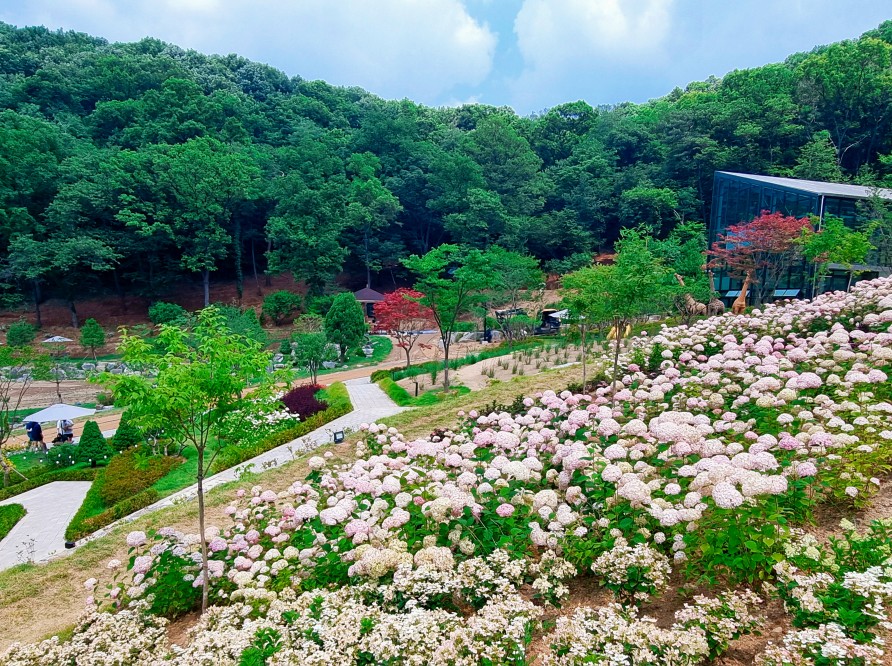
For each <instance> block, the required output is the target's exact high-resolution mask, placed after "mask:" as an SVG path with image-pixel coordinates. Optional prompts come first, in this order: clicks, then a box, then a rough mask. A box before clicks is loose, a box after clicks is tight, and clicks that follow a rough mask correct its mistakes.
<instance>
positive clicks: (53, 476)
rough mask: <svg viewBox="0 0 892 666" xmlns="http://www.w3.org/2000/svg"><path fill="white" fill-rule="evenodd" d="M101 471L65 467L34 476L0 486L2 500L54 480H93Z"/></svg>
mask: <svg viewBox="0 0 892 666" xmlns="http://www.w3.org/2000/svg"><path fill="white" fill-rule="evenodd" d="M99 471H100V470H98V469H93V468H90V467H87V468H85V469H63V470H59V471H57V472H47V473H45V474H41V475H39V476H32V477H31V478H29V479H28V480H27V481H22V482H20V483H17V484H15V485H14V486H10V487H9V488H0V502H2V501H3V500H7V499H9V498H10V497H15V496H16V495H21V494H22V493H24V492H28V491H29V490H34V489H35V488H39V487H40V486H45V485H46V484H48V483H52V482H53V481H92V480H93V479H94V478H96V473H97V472H99Z"/></svg>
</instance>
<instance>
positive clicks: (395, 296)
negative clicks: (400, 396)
mask: <svg viewBox="0 0 892 666" xmlns="http://www.w3.org/2000/svg"><path fill="white" fill-rule="evenodd" d="M422 298H424V294H422V293H421V292H420V291H415V290H414V289H397V290H396V291H392V292H390V293H389V294H387V295H386V296H385V297H384V300H383V301H380V302H379V303H375V320H376V324H377V327H378V328H379V329H380V330H382V331H385V332H386V333H387V334H388V335H389V336H390V337H392V338H393V339H394V340H396V345H397V347H399V348H400V349H402V350H403V351H404V352H406V367H407V368H408V367H409V366H410V365H411V364H412V359H411V354H412V347H413V346H415V342H416V341H417V340H418V332H419V331H422V330H424V329H425V328H429V327H430V325H431V322H432V321H433V318H434V317H433V313H432V312H431V309H430V308H429V307H426V306H424V305H421V303H419V302H418V301H419V300H420V299H422Z"/></svg>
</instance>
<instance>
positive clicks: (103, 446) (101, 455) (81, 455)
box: [75, 421, 114, 467]
mask: <svg viewBox="0 0 892 666" xmlns="http://www.w3.org/2000/svg"><path fill="white" fill-rule="evenodd" d="M75 455H76V456H77V460H78V461H79V462H88V463H90V467H96V465H97V464H98V463H100V462H104V461H106V460H108V459H109V458H111V457H112V456H113V455H114V451H112V449H111V447H110V446H109V445H108V442H106V441H105V437H103V436H102V433H101V432H100V430H99V424H98V423H96V421H87V422H86V423H85V424H84V431H83V432H82V433H81V438H80V440H79V441H78V443H77V449H76V450H75Z"/></svg>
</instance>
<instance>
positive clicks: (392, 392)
mask: <svg viewBox="0 0 892 666" xmlns="http://www.w3.org/2000/svg"><path fill="white" fill-rule="evenodd" d="M372 381H375V382H376V383H377V384H378V386H380V387H381V390H382V391H384V393H386V394H387V397H388V398H390V399H391V400H393V401H394V402H395V403H396V404H398V405H399V406H400V407H405V406H406V405H409V404H411V403H412V396H411V395H409V392H408V391H407V390H406V389H404V388H403V387H402V386H400V385H399V384H397V383H396V382H395V381H393V380H392V379H391V378H390V377H387V376H384V377H380V378H378V379H373V380H372Z"/></svg>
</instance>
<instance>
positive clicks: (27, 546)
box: [0, 481, 91, 570]
mask: <svg viewBox="0 0 892 666" xmlns="http://www.w3.org/2000/svg"><path fill="white" fill-rule="evenodd" d="M90 483H91V482H90V481H54V482H53V483H48V484H46V485H45V486H40V487H39V488H35V489H34V490H29V491H28V492H26V493H22V494H21V495H16V496H15V497H11V498H10V499H8V500H4V501H3V502H0V504H21V505H22V506H23V507H25V511H27V512H28V513H26V514H25V516H24V517H23V518H22V519H21V520H20V521H19V522H18V523H16V525H15V527H13V528H12V530H10V532H9V534H7V535H6V538H5V539H3V540H2V541H0V570H3V569H8V568H9V567H12V566H15V565H16V564H22V563H24V562H31V561H38V560H44V559H47V558H48V557H49V556H50V555H52V554H53V553H54V552H56V551H59V550H62V549H63V548H64V547H65V528H67V527H68V523H69V522H71V519H72V518H73V517H74V514H75V513H77V510H78V509H79V508H80V505H81V503H82V502H83V501H84V496H85V495H86V494H87V491H88V490H89V489H90Z"/></svg>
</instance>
